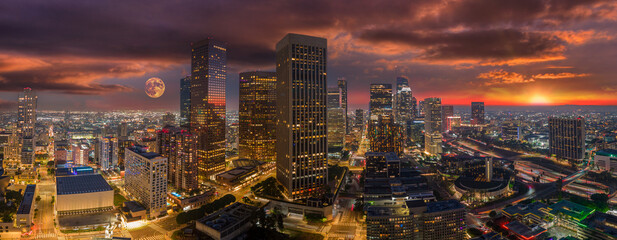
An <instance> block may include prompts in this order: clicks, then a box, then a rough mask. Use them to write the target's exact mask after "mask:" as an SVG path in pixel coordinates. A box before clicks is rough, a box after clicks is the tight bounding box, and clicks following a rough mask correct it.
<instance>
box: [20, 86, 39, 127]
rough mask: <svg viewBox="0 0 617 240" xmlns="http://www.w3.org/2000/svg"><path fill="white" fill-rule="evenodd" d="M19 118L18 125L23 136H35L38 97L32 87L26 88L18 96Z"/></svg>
mask: <svg viewBox="0 0 617 240" xmlns="http://www.w3.org/2000/svg"><path fill="white" fill-rule="evenodd" d="M18 98H19V99H18V104H19V109H18V119H17V127H18V128H19V132H20V134H21V136H22V137H27V138H32V137H34V126H35V125H36V105H37V99H38V97H37V96H36V94H35V93H34V92H33V91H32V89H31V88H29V87H27V88H24V92H23V94H20V95H19V97H18Z"/></svg>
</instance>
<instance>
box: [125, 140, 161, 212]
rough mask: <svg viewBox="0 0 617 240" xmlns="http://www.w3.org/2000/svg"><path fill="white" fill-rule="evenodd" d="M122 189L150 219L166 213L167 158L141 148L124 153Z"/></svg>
mask: <svg viewBox="0 0 617 240" xmlns="http://www.w3.org/2000/svg"><path fill="white" fill-rule="evenodd" d="M125 154H126V155H125V160H126V164H125V173H124V188H125V190H126V192H127V193H128V194H129V196H131V197H132V198H135V199H137V201H139V202H140V203H141V204H143V205H144V207H146V210H148V214H149V216H150V218H156V217H158V216H161V215H164V214H165V212H166V211H167V201H166V200H167V158H165V157H162V156H161V155H159V154H158V153H153V152H148V151H146V150H145V149H144V148H142V146H134V147H131V148H127V149H126V152H125Z"/></svg>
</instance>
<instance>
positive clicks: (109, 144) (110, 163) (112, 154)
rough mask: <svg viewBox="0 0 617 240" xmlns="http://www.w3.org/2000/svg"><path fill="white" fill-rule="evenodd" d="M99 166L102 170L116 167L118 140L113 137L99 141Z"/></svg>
mask: <svg viewBox="0 0 617 240" xmlns="http://www.w3.org/2000/svg"><path fill="white" fill-rule="evenodd" d="M100 146H101V148H100V150H99V165H100V166H101V169H102V170H108V169H112V168H115V167H117V166H118V139H117V138H115V137H102V138H101V140H100Z"/></svg>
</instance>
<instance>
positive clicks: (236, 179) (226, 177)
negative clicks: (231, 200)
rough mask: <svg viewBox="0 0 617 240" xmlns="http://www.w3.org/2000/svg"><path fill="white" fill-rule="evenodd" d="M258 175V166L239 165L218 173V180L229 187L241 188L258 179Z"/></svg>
mask: <svg viewBox="0 0 617 240" xmlns="http://www.w3.org/2000/svg"><path fill="white" fill-rule="evenodd" d="M258 175H259V172H258V171H257V167H237V168H234V169H231V170H229V171H225V172H222V173H220V174H218V175H216V182H217V183H220V184H223V185H225V186H226V187H228V188H229V189H231V188H241V187H244V186H246V185H248V184H250V183H251V182H253V181H254V180H255V179H257V176H258Z"/></svg>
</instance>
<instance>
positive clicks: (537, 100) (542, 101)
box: [529, 95, 551, 105]
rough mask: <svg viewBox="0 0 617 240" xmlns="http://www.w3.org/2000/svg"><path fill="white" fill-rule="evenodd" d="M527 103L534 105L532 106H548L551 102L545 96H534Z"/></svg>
mask: <svg viewBox="0 0 617 240" xmlns="http://www.w3.org/2000/svg"><path fill="white" fill-rule="evenodd" d="M529 103H530V104H534V105H546V104H550V103H551V101H550V100H549V99H548V98H547V97H546V96H543V95H534V96H533V97H531V98H530V99H529Z"/></svg>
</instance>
